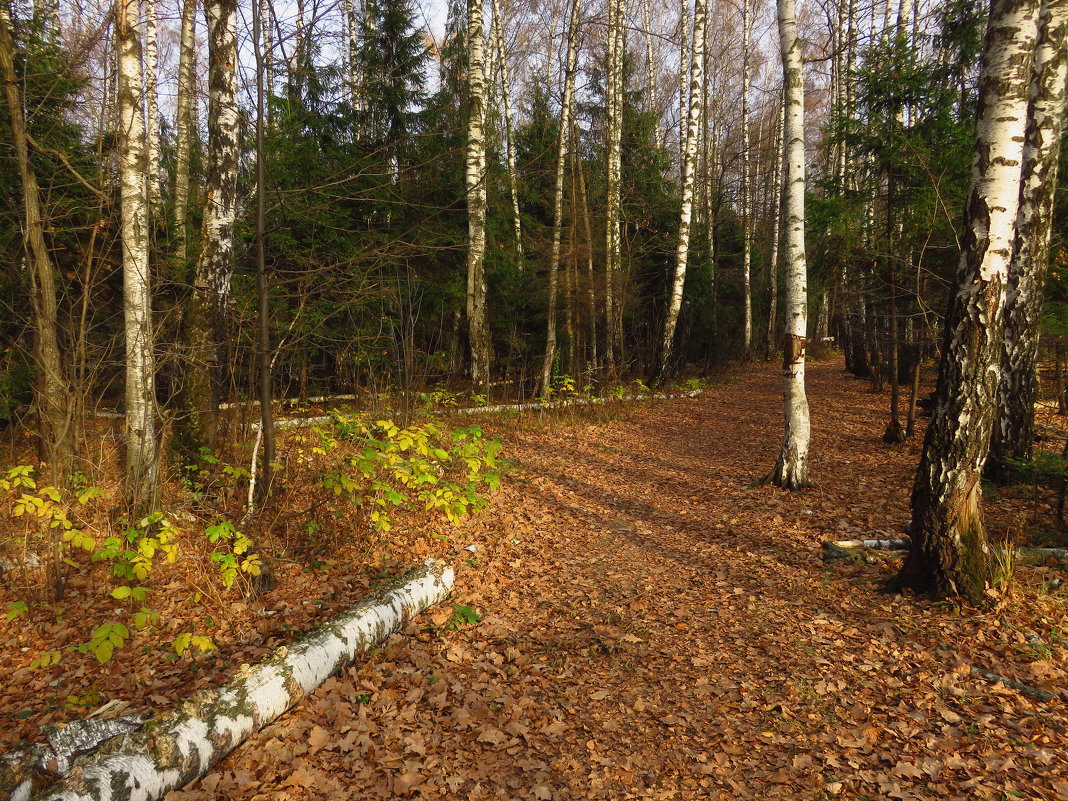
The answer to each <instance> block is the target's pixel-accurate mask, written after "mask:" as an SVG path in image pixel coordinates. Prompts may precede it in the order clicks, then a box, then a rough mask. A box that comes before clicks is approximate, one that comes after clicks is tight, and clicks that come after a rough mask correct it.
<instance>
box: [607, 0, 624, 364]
mask: <svg viewBox="0 0 1068 801" xmlns="http://www.w3.org/2000/svg"><path fill="white" fill-rule="evenodd" d="M624 11H625V7H624V3H623V0H608V30H607V44H608V76H607V84H606V87H607V98H606V99H607V106H608V108H607V111H608V114H607V117H608V120H607V123H608V124H607V136H608V142H607V146H606V148H605V150H606V157H607V165H606V177H605V180H606V199H605V292H606V295H605V299H606V304H605V306H606V309H605V312H606V315H607V325H606V326H605V330H606V332H607V336H606V343H605V345H606V347H605V351H606V353H605V356H606V359H607V364H608V368H609V369H610V370H611V371H613V372H615V371H617V370H618V369H619V367H620V364H621V362H622V361H623V303H624V299H623V276H622V271H623V264H622V254H621V238H622V232H621V230H620V228H621V222H622V220H621V218H622V209H621V193H620V181H621V175H620V171H621V154H620V151H621V148H622V135H623V24H624V21H623V16H624Z"/></svg>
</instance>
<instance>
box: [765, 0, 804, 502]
mask: <svg viewBox="0 0 1068 801" xmlns="http://www.w3.org/2000/svg"><path fill="white" fill-rule="evenodd" d="M778 11H779V15H778V16H779V46H780V49H781V51H782V71H783V105H784V106H785V109H784V112H783V113H784V120H785V121H784V124H783V152H784V169H785V176H784V178H785V185H784V187H783V191H784V193H785V203H784V207H785V214H786V219H785V227H786V230H785V234H786V236H785V250H786V331H785V336H784V338H783V349H782V350H783V377H784V380H785V397H786V436H785V438H784V439H783V443H782V450H781V451H780V453H779V458H778V461H777V462H776V463H775V470H774V472H773V473H772V476H771V479H772V481H773V482H774V483H775V485H776V486H779V487H784V488H786V489H791V490H797V489H801V488H803V487H809V486H811V485H812V484H811V482H810V481H809V477H808V445H809V436H810V425H809V418H808V398H807V397H806V395H805V346H806V344H807V342H806V337H807V326H808V314H807V305H808V286H807V282H808V275H807V266H806V263H805V84H804V75H803V72H802V58H801V43H800V42H799V41H798V38H797V21H796V16H795V14H796V10H795V2H794V0H778Z"/></svg>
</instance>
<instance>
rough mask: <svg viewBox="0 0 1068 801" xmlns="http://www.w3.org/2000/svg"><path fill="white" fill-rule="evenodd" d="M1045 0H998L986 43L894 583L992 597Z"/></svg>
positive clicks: (977, 599) (973, 598) (946, 593)
mask: <svg viewBox="0 0 1068 801" xmlns="http://www.w3.org/2000/svg"><path fill="white" fill-rule="evenodd" d="M1038 6H1039V3H1038V0H993V2H992V3H991V7H990V21H989V24H988V28H987V34H986V40H985V43H984V46H983V58H982V68H981V72H980V78H979V110H978V117H977V120H976V127H975V155H974V159H973V161H972V185H971V192H970V195H969V198H968V206H967V217H966V220H965V239H964V247H963V252H962V254H961V260H960V267H959V269H958V271H957V282H956V287H955V290H954V291H953V293H952V296H951V299H950V306H949V310H948V312H947V315H946V324H945V337H944V340H943V345H942V359H941V362H940V364H939V370H938V384H937V387H936V392H935V406H934V410H933V412H932V415H931V421H930V423H929V424H928V426H927V434H926V436H925V438H924V443H923V455H922V456H921V458H920V465H919V468H918V470H917V471H916V481H915V484H914V485H913V489H912V540H911V545H910V548H909V552H908V555H907V556H906V558H905V563H904V565H902V568H901V571H900V573H898V575H897V577H896V578H895V579H894V581H893V586H896V587H908V588H911V589H913V590H915V591H916V592H921V593H930V594H934V595H936V596H942V597H945V596H949V595H960V596H963V597H965V598H967V599H968V600H969V601H971V602H973V603H979V602H982V601H983V600H984V598H985V593H986V591H987V588H988V587H989V586H990V584H991V582H992V580H993V560H992V559H991V554H990V547H989V546H988V544H987V540H986V531H985V529H984V527H983V520H982V514H981V512H980V506H979V500H980V496H981V494H982V486H981V483H980V477H981V473H982V469H983V465H984V462H985V461H986V457H987V453H988V449H989V447H990V435H991V429H992V426H993V423H994V414H995V410H996V393H997V389H998V373H999V371H998V364H999V361H1000V358H1001V347H1002V341H1003V337H1002V326H1003V313H1004V300H1005V288H1006V285H1007V283H1008V273H1009V263H1010V260H1011V257H1012V253H1013V243H1014V239H1015V236H1016V215H1017V212H1018V210H1019V205H1020V184H1021V162H1022V160H1023V155H1024V153H1023V149H1024V138H1025V133H1026V125H1027V111H1028V101H1029V96H1030V87H1031V76H1032V66H1033V64H1034V53H1035V42H1036V39H1037V35H1038Z"/></svg>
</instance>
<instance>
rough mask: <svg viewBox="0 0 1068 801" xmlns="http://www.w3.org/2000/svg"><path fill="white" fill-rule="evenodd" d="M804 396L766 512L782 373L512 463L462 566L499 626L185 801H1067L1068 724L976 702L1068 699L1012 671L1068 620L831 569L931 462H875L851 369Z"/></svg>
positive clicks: (829, 374)
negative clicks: (786, 486)
mask: <svg viewBox="0 0 1068 801" xmlns="http://www.w3.org/2000/svg"><path fill="white" fill-rule="evenodd" d="M810 393H811V394H810V398H811V402H812V406H813V419H814V438H813V470H812V472H813V475H814V477H815V478H816V479H817V480H818V481H819V482H820V484H821V487H820V488H819V489H817V490H813V491H809V492H804V493H800V494H796V495H791V494H788V493H784V492H782V491H779V490H776V489H774V488H770V487H752V486H751V484H752V482H753V480H754V479H756V478H758V477H760V475H761V473H763V472H766V471H768V470H770V468H771V466H772V464H773V462H774V457H775V454H776V452H777V448H778V446H779V442H780V438H781V422H780V421H781V391H780V384H779V378H778V373H777V371H776V370H775V369H774V368H773V367H767V368H765V367H760V368H758V369H754V370H753V371H752V372H748V373H743V374H740V375H738V376H736V377H735V378H734V379H732V380H731V381H730V382H726V383H721V384H716V385H714V386H713V387H712V388H711V390H710V391H709V392H707V393H706V394H705V395H703V396H701V397H699V398H695V399H693V400H684V401H670V402H664V403H660V404H655V405H644V406H641V407H634V408H632V409H631V410H628V411H627V412H626V413H625V416H624V417H622V418H620V419H616V420H614V421H611V422H608V423H603V424H593V423H588V424H581V425H576V426H572V427H566V428H565V427H559V426H558V427H555V428H554V429H553V430H551V431H550V430H545V431H531V430H527V431H522V432H519V433H518V434H517V435H514V436H513V435H509V437H508V439H509V440H510V443H509V447H508V451H509V455H511V456H512V457H513V458H515V459H517V460H518V462H519V469H518V470H516V471H514V472H513V474H512V475H511V478H510V480H509V481H508V484H507V486H506V488H505V489H504V490H503V491H502V492H501V494H500V495H499V497H498V498H497V499H496V501H495V503H494V506H493V507H492V508H491V511H490V512H489V513H488V514H487V515H486V516H484V517H483V518H482V519H481V520H480V521H478V522H476V523H475V524H473V525H471V526H469V527H468V528H467V530H465V531H464V532H463V537H464V538H465V539H464V540H463V541H462V542H460V543H458V544H460V545H462V544H466V542H476V543H478V544H479V548H480V551H479V553H478V556H477V559H476V560H474V561H473V562H472V564H470V565H466V566H463V568H462V569H461V571H460V575H459V580H458V590H457V597H456V601H457V602H458V603H462V604H470V605H471V606H474V607H477V608H478V609H479V610H481V611H482V612H483V618H482V621H481V622H480V623H479V624H477V625H472V626H461V627H460V630H458V631H452V630H448V629H446V628H445V624H446V622H447V617H448V616H447V614H445V613H441V614H438V615H437V617H436V618H435V622H436V624H437V626H427V625H426V624H427V621H423V622H422V626H421V627H412V629H411V630H410V631H409V632H408V634H407V635H406V636H401V637H396V638H394V640H393V641H392V642H391V643H390V645H389V646H388V648H387V649H385V650H383V651H382V652H381V653H379V654H378V655H377V656H376V657H375V658H374V659H373V660H372V661H371V662H369V663H366V664H362V665H358V666H356V667H353V668H351V669H349V670H348V671H347V672H346V673H345V674H343V675H342V676H341V677H339V678H337V679H334V680H330V681H329V682H328V684H327V686H326V687H324V688H323V689H322V690H320V691H319V692H318V693H316V694H315V695H314V696H313V697H312V698H310V699H308V701H306V702H305V703H304V704H302V705H301V707H299V708H298V709H297V710H294V711H293V712H292V713H290V714H289V715H288V716H286V717H285V718H284V719H283V720H281V721H279V722H277V723H276V724H274V725H272V726H270V727H268V728H267V729H266V730H264V731H263V732H261V733H260V734H259V735H258V736H257V737H256V738H255V739H254V740H253V741H251V742H249V743H247V744H246V745H244V746H243V747H242V748H241V749H240V750H239V751H238V752H237V753H236V754H235V755H233V756H232V757H231V758H230V759H229V760H227V762H225V763H224V764H223V765H222V766H220V768H219V769H218V770H216V771H215V772H214V773H213V774H212V775H211V776H209V777H208V778H207V779H206V780H204V781H203V782H201V783H200V784H199V785H196V786H194V787H192V788H190V789H189V790H186V791H183V792H181V793H173V794H171V796H169V798H171V799H172V801H178V800H179V799H182V800H183V801H186V800H191V799H201V798H203V799H207V798H217V797H223V796H226V797H229V798H231V799H234V800H235V801H236V799H249V798H262V799H284V798H295V799H304V798H309V799H310V798H329V799H345V798H353V799H363V798H385V797H394V796H396V797H405V796H411V797H431V798H439V797H440V798H456V799H472V800H474V799H490V798H494V799H496V798H500V799H631V798H634V799H639V798H640V799H661V798H665V799H666V798H679V799H686V798H694V799H698V798H724V799H741V798H757V797H761V796H769V797H783V798H813V799H816V798H828V797H832V796H834V795H838V796H839V797H842V798H865V797H866V798H870V799H874V798H917V799H919V798H929V797H938V798H947V799H948V798H958V797H959V798H997V799H1000V798H1003V797H1004V798H1016V797H1019V798H1048V799H1054V798H1058V797H1066V798H1068V767H1066V756H1068V749H1066V748H1065V745H1064V744H1065V742H1068V739H1066V737H1068V736H1066V735H1065V726H1066V722H1068V721H1066V716H1065V706H1064V704H1063V703H1062V702H1052V703H1049V704H1039V703H1037V702H1033V701H1031V700H1029V699H1026V698H1022V697H1020V696H1019V695H1017V694H1016V693H1014V692H1011V691H1008V690H1003V689H1001V688H998V687H995V686H992V685H990V684H987V683H985V682H983V681H981V680H978V679H975V678H974V677H972V676H971V675H970V674H969V666H970V665H972V664H975V665H980V666H982V667H985V668H987V669H989V670H994V671H997V672H1000V673H1005V674H1009V675H1013V676H1016V677H1018V678H1020V679H1021V680H1024V681H1028V682H1030V683H1033V684H1040V685H1041V686H1044V687H1047V688H1048V689H1053V690H1056V689H1057V688H1058V687H1065V686H1066V681H1065V669H1066V665H1068V660H1066V659H1065V651H1068V647H1064V646H1065V645H1068V643H1064V644H1062V645H1061V646H1059V647H1053V646H1052V645H1051V646H1050V648H1049V649H1048V650H1045V649H1044V650H1043V651H1042V652H1041V654H1035V653H1027V652H1025V649H1024V646H1023V645H1021V644H1026V643H1027V642H1028V640H1027V639H1026V636H1025V629H1026V630H1028V631H1034V632H1035V633H1037V634H1038V635H1039V637H1040V638H1042V641H1043V642H1045V643H1055V642H1056V638H1055V635H1056V631H1057V626H1058V625H1059V626H1061V628H1060V632H1061V633H1062V634H1063V635H1064V636H1068V622H1066V619H1065V599H1064V597H1063V596H1057V595H1050V594H1045V595H1041V596H1039V595H1038V594H1035V593H1032V594H1033V595H1034V598H1033V599H1032V598H1031V597H1030V596H1029V597H1028V599H1027V603H1026V604H1023V603H1017V604H1015V606H1013V605H1009V606H1007V607H1005V608H1003V609H1001V610H1000V611H999V612H997V613H992V614H989V615H985V616H982V617H968V618H962V617H960V616H957V615H955V614H954V611H953V609H952V607H950V606H945V605H943V606H931V605H928V604H922V603H918V602H915V601H913V600H911V599H903V598H900V597H898V598H895V597H891V596H887V595H883V594H880V593H879V592H877V589H878V583H879V582H880V580H881V579H882V578H884V577H885V575H887V570H888V568H885V567H846V568H833V569H831V568H825V567H824V566H823V565H822V564H821V563H820V561H819V558H818V544H819V541H820V540H821V539H825V538H827V537H828V536H830V535H835V537H836V538H840V537H844V536H849V535H857V534H860V533H866V534H873V533H875V532H880V533H884V534H887V535H890V534H895V533H896V532H897V531H898V530H899V528H900V525H901V523H902V522H903V521H904V520H905V519H906V517H907V492H908V485H909V481H910V478H911V472H912V469H913V465H914V464H915V459H916V449H917V447H918V445H917V444H915V443H912V444H908V445H904V446H900V447H893V448H890V447H887V446H885V445H882V444H881V443H879V442H878V435H879V434H880V433H881V430H882V426H883V420H884V414H885V412H884V411H883V410H884V408H885V406H884V403H885V401H884V399H883V398H881V397H879V396H876V395H873V394H871V393H870V392H869V391H868V390H867V386H866V385H865V384H863V383H861V382H857V381H853V380H851V379H849V378H848V377H846V376H845V375H844V374H843V373H842V372H841V369H840V366H839V365H838V364H836V363H822V364H816V365H813V368H812V370H811V373H810ZM465 556H466V554H465ZM458 559H459V557H458ZM1021 592H1031V591H1030V590H1027V589H1026V588H1025V589H1023V590H1021ZM1024 606H1026V607H1027V613H1026V614H1027V615H1028V616H1027V618H1026V619H1023V618H1022V617H1021V615H1023V612H1021V611H1014V609H1016V607H1024ZM1043 627H1044V628H1043ZM1035 656H1039V657H1041V658H1034V657H1035ZM1058 792H1060V793H1062V794H1063V795H1062V796H1058Z"/></svg>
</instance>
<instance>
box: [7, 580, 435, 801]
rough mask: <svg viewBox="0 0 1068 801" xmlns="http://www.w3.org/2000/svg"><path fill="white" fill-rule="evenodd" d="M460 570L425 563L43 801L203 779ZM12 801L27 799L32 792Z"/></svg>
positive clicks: (139, 735)
mask: <svg viewBox="0 0 1068 801" xmlns="http://www.w3.org/2000/svg"><path fill="white" fill-rule="evenodd" d="M452 584H453V571H452V568H449V567H446V566H445V565H444V563H441V562H433V561H428V562H427V563H426V564H425V565H422V566H420V567H416V568H413V569H412V570H409V571H408V572H407V573H405V574H404V575H402V576H401V577H399V578H398V579H396V580H395V581H393V582H390V583H389V584H387V585H386V586H384V587H382V588H380V589H379V590H378V591H377V592H375V593H374V594H372V595H371V596H369V597H368V598H366V599H365V600H363V601H362V602H361V603H359V604H358V605H356V606H354V607H353V608H352V609H350V610H348V611H347V612H343V613H342V614H340V615H338V616H337V617H335V618H333V619H332V620H329V621H327V622H326V623H323V624H322V625H320V626H319V627H318V628H316V629H314V630H312V631H310V632H308V633H307V634H304V635H302V636H300V637H299V638H298V639H297V640H296V642H294V643H293V644H292V645H289V646H288V647H286V646H283V647H282V648H279V649H278V650H277V651H276V652H275V653H274V655H273V656H271V657H270V658H269V659H267V660H266V661H264V662H261V663H260V664H258V665H256V666H255V667H251V668H250V667H248V666H243V667H242V669H241V671H240V672H239V673H238V675H237V676H235V677H234V678H233V679H231V680H230V681H229V682H228V683H227V684H225V685H224V686H223V687H221V688H216V689H213V690H207V691H204V692H200V693H197V694H196V695H194V696H192V697H191V698H189V699H188V700H186V701H184V702H182V703H181V704H179V705H178V706H177V707H176V708H175V709H174V710H172V711H170V712H167V713H165V714H163V715H161V716H159V717H157V718H155V719H153V720H150V721H149V722H148V723H146V724H145V725H144V726H143V727H142V728H141V729H140V730H139V731H137V732H135V733H133V734H130V735H126V736H123V737H118V738H116V739H115V740H113V741H112V742H109V743H107V744H106V745H104V747H103V748H101V749H100V751H98V752H97V753H95V754H93V755H92V756H90V757H87V758H84V759H82V760H79V761H78V764H77V765H76V766H75V768H74V769H73V770H72V771H71V772H70V774H69V775H68V776H67V777H66V778H65V779H63V780H62V781H61V782H60V783H59V784H57V785H55V786H54V787H52V788H51V789H50V790H48V792H47V793H46V794H45V795H44V796H41V799H42V801H119V799H122V801H155V799H159V798H162V797H163V796H164V795H165V794H166V793H167V792H169V791H171V790H174V789H177V788H180V787H183V786H185V785H186V784H188V783H189V782H191V781H193V780H194V779H197V778H200V777H201V776H204V775H205V774H206V773H207V772H208V771H209V770H210V769H211V768H212V767H213V766H214V765H215V764H216V763H218V762H219V761H220V760H221V759H222V758H223V757H225V756H226V755H227V754H228V753H230V751H232V750H233V749H234V748H236V747H237V746H238V745H239V744H241V743H242V742H243V741H244V740H245V739H246V738H247V737H248V736H249V735H250V734H252V733H253V732H256V731H258V730H260V729H262V728H263V727H264V726H266V725H267V724H269V723H270V722H271V721H273V720H274V719H275V718H277V717H278V716H279V715H281V714H282V713H283V712H285V711H286V710H287V709H289V708H290V707H291V706H293V705H294V704H296V703H297V701H299V700H300V699H301V698H303V697H304V696H305V695H307V694H308V693H310V692H312V691H313V690H315V689H316V688H317V687H318V686H319V685H320V684H322V683H323V681H325V680H326V679H327V678H328V677H329V676H331V675H332V674H333V673H335V672H337V671H338V670H340V669H341V668H342V667H343V666H345V665H347V664H348V663H349V662H350V661H352V659H353V657H355V656H356V655H357V654H359V653H360V652H362V651H365V650H367V649H369V648H371V647H372V646H374V645H375V644H377V643H379V642H381V641H382V640H384V639H385V638H386V637H387V636H389V635H390V634H392V633H394V632H396V631H398V630H400V629H401V628H402V627H403V626H404V625H405V623H407V622H408V620H410V619H411V618H412V617H414V616H415V615H417V614H419V613H420V612H422V611H423V610H425V609H426V608H427V607H429V606H432V605H433V604H436V603H438V602H440V601H443V600H444V599H445V598H447V597H448V596H449V594H450V593H451V591H452ZM22 792H23V793H24V794H23V795H12V798H13V799H22V798H27V797H28V795H29V788H28V787H25V788H24V789H23V790H22Z"/></svg>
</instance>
